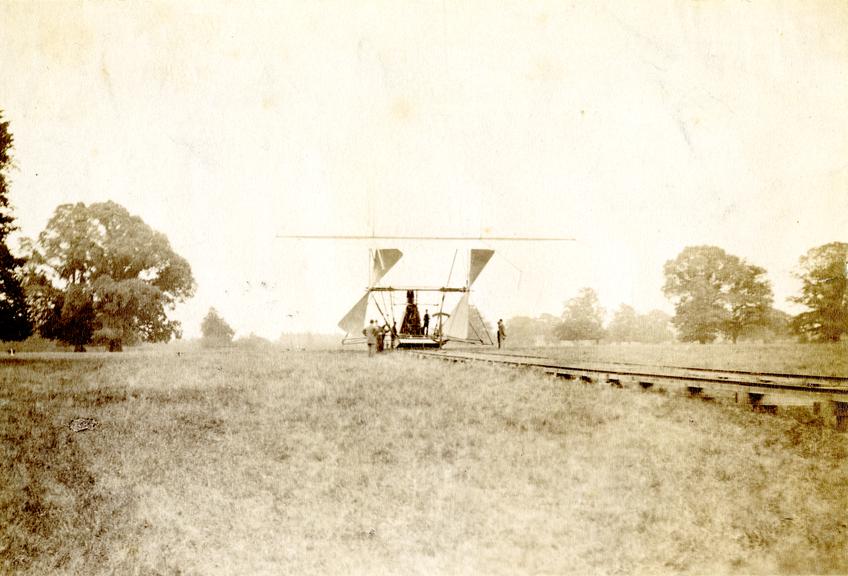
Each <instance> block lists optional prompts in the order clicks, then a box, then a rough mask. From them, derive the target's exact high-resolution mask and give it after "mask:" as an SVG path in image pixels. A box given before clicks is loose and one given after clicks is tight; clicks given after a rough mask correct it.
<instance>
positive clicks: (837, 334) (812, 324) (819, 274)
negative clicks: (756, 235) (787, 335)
mask: <svg viewBox="0 0 848 576" xmlns="http://www.w3.org/2000/svg"><path fill="white" fill-rule="evenodd" d="M846 273H848V244H846V243H844V242H831V243H830V244H824V245H822V246H818V247H816V248H812V249H810V250H809V251H808V252H807V254H806V255H804V256H802V257H801V261H800V266H799V269H798V271H797V273H796V276H797V277H798V278H800V279H801V282H802V285H801V295H800V296H797V297H795V298H792V301H794V302H797V303H799V304H803V305H804V306H806V307H807V308H808V309H809V310H808V311H806V312H802V313H801V314H799V315H798V316H796V317H795V319H794V322H793V325H794V327H795V329H796V330H797V331H798V332H800V333H801V334H803V335H804V336H806V337H807V338H810V339H811V340H820V341H826V342H836V341H838V340H839V339H840V338H841V337H842V335H843V334H844V333H845V332H848V278H847V277H846Z"/></svg>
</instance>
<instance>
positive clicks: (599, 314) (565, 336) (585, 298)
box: [556, 288, 604, 340]
mask: <svg viewBox="0 0 848 576" xmlns="http://www.w3.org/2000/svg"><path fill="white" fill-rule="evenodd" d="M603 320H604V309H603V308H602V307H601V305H600V303H599V301H598V295H597V294H596V293H595V291H594V290H593V289H591V288H583V289H582V290H580V293H579V294H578V295H577V296H575V297H574V298H572V299H571V300H569V301H568V302H566V303H565V310H564V311H563V313H562V322H561V323H560V325H559V327H558V328H557V331H556V333H557V336H558V337H559V339H560V340H600V339H601V338H603V337H604V327H603Z"/></svg>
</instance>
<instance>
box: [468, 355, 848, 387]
mask: <svg viewBox="0 0 848 576" xmlns="http://www.w3.org/2000/svg"><path fill="white" fill-rule="evenodd" d="M463 352H467V350H463ZM472 354H485V355H489V356H509V357H513V358H540V359H544V360H553V361H555V359H554V358H550V357H549V356H539V355H533V354H513V353H510V352H493V351H492V352H479V353H478V352H472ZM594 364H601V365H612V366H641V367H645V368H663V369H666V370H681V371H686V372H702V373H712V374H734V375H738V376H751V377H758V378H760V377H770V378H785V379H795V380H820V381H824V382H844V383H845V384H846V385H848V376H830V375H822V374H799V373H793V372H754V371H750V370H734V369H725V368H699V367H693V366H675V365H672V364H643V363H639V362H612V361H606V362H600V361H599V362H594Z"/></svg>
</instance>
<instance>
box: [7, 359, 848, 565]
mask: <svg viewBox="0 0 848 576" xmlns="http://www.w3.org/2000/svg"><path fill="white" fill-rule="evenodd" d="M0 375H2V383H3V385H2V392H0V434H2V444H3V449H4V455H5V458H4V459H3V463H2V468H0V474H2V476H0V502H2V507H1V508H0V509H1V510H2V512H0V513H2V518H0V520H2V522H0V542H2V549H0V566H2V568H1V569H0V570H2V571H3V572H9V573H23V574H45V573H57V574H79V573H86V574H110V573H126V574H272V573H281V572H283V573H306V574H317V573H322V574H323V573H361V574H365V573H368V574H374V573H409V574H434V573H442V574H457V573H474V574H516V573H530V574H547V573H557V574H563V573H572V574H585V573H649V574H656V573H666V574H678V573H746V574H747V573H769V574H771V573H840V572H841V573H844V572H846V571H848V560H846V557H845V554H844V551H845V550H846V549H848V526H846V520H845V515H844V510H845V508H846V504H848V464H846V462H847V461H848V460H846V455H848V440H846V435H845V434H839V433H837V432H834V431H832V430H827V429H823V428H821V427H817V426H815V423H804V422H800V421H799V420H797V419H792V418H784V417H779V416H778V417H775V416H766V415H760V414H753V413H750V412H747V411H744V410H742V409H737V408H736V407H734V406H717V405H713V404H709V403H704V402H698V401H691V400H684V399H680V398H676V397H672V396H670V395H660V394H653V393H640V392H635V391H626V390H612V389H609V388H605V387H598V386H594V385H585V384H578V383H564V382H562V381H557V380H552V379H549V378H545V377H542V376H540V375H537V374H535V373H532V372H521V371H516V370H511V369H503V368H496V367H481V366H462V365H446V364H441V363H436V362H430V361H421V360H416V359H413V358H410V357H407V356H404V355H402V354H400V353H395V354H387V355H384V356H382V357H378V358H375V359H368V358H365V357H364V354H347V353H337V354H331V353H322V354H317V353H316V354H311V353H306V354H297V353H275V352H269V351H264V352H259V351H257V352H250V353H245V352H237V351H218V352H212V351H207V352H202V353H198V354H196V355H191V356H188V357H186V356H183V357H176V356H173V357H171V356H165V355H162V356H155V357H151V356H145V355H138V356H134V355H132V354H126V355H123V356H113V357H106V358H102V359H89V360H85V361H82V360H80V361H56V360H33V361H20V360H18V361H16V362H12V363H6V364H3V365H0ZM77 417H84V418H94V419H96V420H97V421H98V426H97V428H95V429H94V430H88V431H85V432H79V433H74V432H71V431H70V429H69V428H68V426H67V424H68V422H70V421H71V420H72V419H73V418H77Z"/></svg>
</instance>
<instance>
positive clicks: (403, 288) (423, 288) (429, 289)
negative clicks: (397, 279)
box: [368, 286, 469, 292]
mask: <svg viewBox="0 0 848 576" xmlns="http://www.w3.org/2000/svg"><path fill="white" fill-rule="evenodd" d="M409 290H412V291H413V292H468V291H469V289H468V288H465V287H462V288H448V287H446V286H442V287H441V288H436V287H428V286H372V287H370V288H368V291H369V292H407V291H409Z"/></svg>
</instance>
